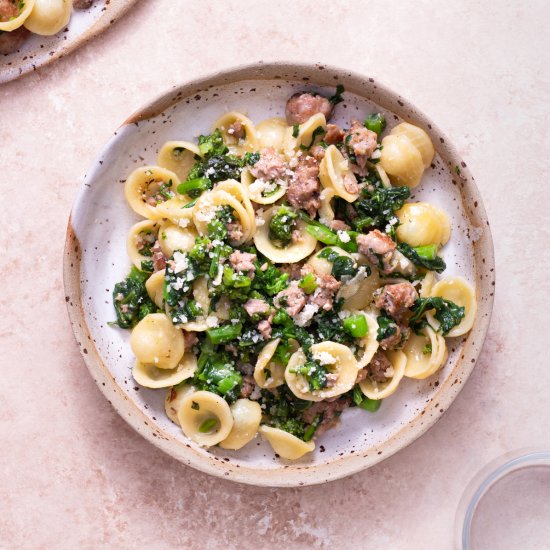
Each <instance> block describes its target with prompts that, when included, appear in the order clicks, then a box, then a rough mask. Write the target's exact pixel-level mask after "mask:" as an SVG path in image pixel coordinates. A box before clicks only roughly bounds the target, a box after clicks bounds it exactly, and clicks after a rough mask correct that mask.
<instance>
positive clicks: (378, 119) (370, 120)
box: [365, 113, 386, 137]
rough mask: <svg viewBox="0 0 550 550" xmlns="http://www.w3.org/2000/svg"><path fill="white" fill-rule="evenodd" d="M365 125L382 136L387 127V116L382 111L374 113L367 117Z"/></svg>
mask: <svg viewBox="0 0 550 550" xmlns="http://www.w3.org/2000/svg"><path fill="white" fill-rule="evenodd" d="M365 126H366V127H367V128H368V129H369V130H371V131H373V132H376V133H377V134H378V136H379V137H380V134H381V133H382V132H383V131H384V130H385V128H386V117H385V116H384V115H383V114H382V113H373V114H372V115H369V116H368V117H367V118H366V119H365Z"/></svg>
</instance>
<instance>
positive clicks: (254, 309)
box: [243, 298, 270, 317]
mask: <svg viewBox="0 0 550 550" xmlns="http://www.w3.org/2000/svg"><path fill="white" fill-rule="evenodd" d="M243 307H244V310H245V311H246V312H247V313H248V315H250V317H252V316H253V315H256V314H263V313H267V312H268V311H269V309H270V308H269V304H268V303H267V302H266V301H264V300H259V299H257V298H250V300H247V301H246V302H245V304H244V305H243Z"/></svg>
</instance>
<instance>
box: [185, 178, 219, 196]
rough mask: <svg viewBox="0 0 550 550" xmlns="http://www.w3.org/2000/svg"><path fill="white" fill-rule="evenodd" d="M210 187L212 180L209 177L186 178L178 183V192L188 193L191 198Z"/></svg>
mask: <svg viewBox="0 0 550 550" xmlns="http://www.w3.org/2000/svg"><path fill="white" fill-rule="evenodd" d="M210 189H212V181H211V180H210V179H209V178H204V177H202V178H194V179H191V180H190V179H188V180H186V181H184V182H183V183H180V184H179V185H178V193H180V194H182V195H189V196H190V197H191V198H196V197H198V196H199V195H201V194H202V193H203V191H208V190H210Z"/></svg>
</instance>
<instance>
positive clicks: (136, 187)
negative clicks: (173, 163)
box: [124, 166, 190, 220]
mask: <svg viewBox="0 0 550 550" xmlns="http://www.w3.org/2000/svg"><path fill="white" fill-rule="evenodd" d="M179 183H180V181H179V178H178V176H176V174H174V172H171V171H170V170H166V168H160V166H144V167H142V168H136V170H134V171H133V172H132V173H131V174H130V175H129V176H128V179H127V180H126V183H125V186H124V192H125V194H126V200H127V201H128V203H129V204H130V206H131V207H132V208H133V210H134V212H136V213H138V214H139V215H140V216H143V217H144V218H148V219H150V220H159V219H161V218H166V217H170V216H169V215H168V214H169V212H170V210H171V209H170V208H166V205H165V206H164V208H163V209H161V210H159V206H161V205H163V203H165V202H169V201H174V198H175V197H176V192H177V186H178V185H179ZM170 204H171V205H173V206H174V207H175V204H174V203H173V202H170ZM184 204H185V202H184V201H181V206H184ZM181 206H180V209H181ZM189 215H190V213H189Z"/></svg>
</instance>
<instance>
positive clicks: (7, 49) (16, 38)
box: [0, 27, 30, 55]
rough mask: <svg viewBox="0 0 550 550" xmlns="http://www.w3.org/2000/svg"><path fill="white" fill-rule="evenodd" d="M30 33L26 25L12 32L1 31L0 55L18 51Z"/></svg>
mask: <svg viewBox="0 0 550 550" xmlns="http://www.w3.org/2000/svg"><path fill="white" fill-rule="evenodd" d="M29 34H30V33H29V31H28V30H27V29H26V28H25V27H19V28H18V29H15V30H14V31H11V32H0V55H7V54H9V53H13V52H15V51H17V50H18V49H19V48H20V47H21V46H22V45H23V43H24V42H25V40H27V37H28V36H29Z"/></svg>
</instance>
